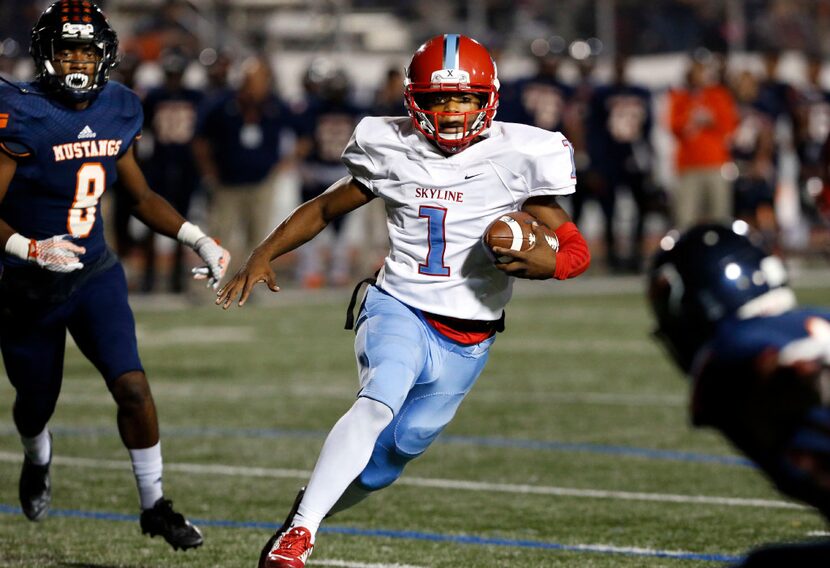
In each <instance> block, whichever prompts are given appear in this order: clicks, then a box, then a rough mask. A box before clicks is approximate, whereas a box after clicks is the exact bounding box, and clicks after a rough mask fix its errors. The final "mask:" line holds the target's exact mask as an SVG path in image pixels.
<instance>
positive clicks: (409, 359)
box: [355, 286, 495, 491]
mask: <svg viewBox="0 0 830 568" xmlns="http://www.w3.org/2000/svg"><path fill="white" fill-rule="evenodd" d="M494 341H495V337H491V338H489V339H487V340H485V341H482V342H481V343H478V344H476V345H469V346H467V345H459V344H457V343H455V342H453V341H451V340H450V339H447V338H446V337H444V336H443V335H440V334H439V333H438V332H436V331H435V330H434V329H433V328H432V326H430V325H429V323H427V322H426V320H425V319H424V318H423V316H422V315H421V312H420V311H419V310H416V309H414V308H410V307H409V306H407V305H405V304H403V303H401V302H399V301H398V300H396V299H395V298H393V297H392V296H390V295H389V294H386V293H385V292H383V291H382V290H380V289H378V288H377V287H375V286H370V287H369V288H368V290H367V293H366V298H365V300H364V303H363V307H362V309H361V312H360V315H359V317H358V320H357V334H356V337H355V355H356V357H357V366H358V371H359V374H360V386H361V389H360V392H359V393H358V396H364V397H368V398H371V399H373V400H376V401H378V402H382V403H383V404H385V405H387V406H388V407H389V408H391V409H392V412H393V414H394V415H395V416H394V418H393V419H392V422H391V423H390V424H389V426H387V427H386V429H385V430H384V431H383V432H381V434H380V436H379V437H378V440H377V442H375V449H374V451H373V453H372V457H371V459H370V460H369V464H368V465H367V466H366V468H365V469H364V470H363V472H362V473H361V474H360V475H359V476H358V478H357V480H356V481H357V483H358V485H359V486H360V487H362V488H364V489H366V490H369V491H375V490H378V489H382V488H383V487H386V486H388V485H391V484H392V483H393V482H394V481H395V480H396V479H398V477H400V475H401V473H402V472H403V468H404V466H405V465H406V464H407V463H408V462H409V461H411V460H413V459H414V458H416V457H418V456H419V455H421V454H422V453H423V452H424V451H425V450H426V449H427V448H428V447H429V445H430V444H431V443H432V441H433V440H435V438H436V437H437V436H438V434H440V433H441V431H442V430H443V429H444V428H445V427H446V426H447V424H449V423H450V420H452V418H453V416H455V412H456V410H458V407H459V405H460V404H461V401H462V400H464V397H465V396H466V395H467V393H468V392H470V389H472V387H473V385H474V384H475V382H476V379H478V376H479V375H480V374H481V371H482V369H483V368H484V364H485V363H486V362H487V356H488V354H489V352H490V346H491V345H492V344H493V342H494Z"/></svg>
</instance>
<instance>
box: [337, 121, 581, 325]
mask: <svg viewBox="0 0 830 568" xmlns="http://www.w3.org/2000/svg"><path fill="white" fill-rule="evenodd" d="M572 152H573V149H572V147H571V145H570V143H569V142H568V141H567V140H566V139H565V137H564V136H563V135H562V134H560V133H558V132H549V131H547V130H542V129H539V128H535V127H533V126H525V125H522V124H513V123H506V122H494V123H493V125H492V126H491V127H490V128H489V130H488V131H487V133H485V135H484V137H483V139H482V140H480V141H479V142H477V143H475V144H473V145H471V146H469V147H468V148H467V149H465V150H463V151H461V152H459V153H458V154H455V155H452V156H445V155H444V154H442V153H441V152H440V151H439V150H438V149H437V148H436V147H435V146H433V145H432V144H431V143H430V142H428V141H427V140H426V139H425V138H424V137H423V136H422V135H421V134H420V133H419V132H418V131H417V130H416V129H415V128H414V126H413V124H412V121H411V119H410V118H409V117H394V118H392V117H368V118H364V119H363V120H362V121H360V123H359V124H358V125H357V128H355V131H354V134H353V135H352V139H351V141H350V142H349V145H348V146H347V147H346V149H345V150H344V152H343V161H344V163H345V164H346V167H347V168H348V169H349V172H350V173H351V175H352V176H353V177H354V179H355V180H357V181H358V182H360V183H361V184H363V185H365V186H366V187H367V188H369V190H371V192H372V193H374V194H375V195H377V196H378V197H380V198H381V199H383V201H384V202H385V204H386V217H387V227H388V229H389V243H390V250H389V254H388V256H387V257H386V259H385V261H384V264H383V268H382V269H381V271H380V274H379V275H378V286H380V287H381V288H382V289H383V290H384V291H386V292H387V293H389V294H391V295H392V296H394V297H395V298H397V299H398V300H400V301H402V302H404V303H405V304H408V305H410V306H412V307H414V308H417V309H420V310H424V311H426V312H431V313H435V314H440V315H443V316H449V317H454V318H462V319H471V320H496V319H499V318H500V317H501V315H502V312H503V310H504V306H505V305H506V304H507V302H508V300H509V299H510V296H511V293H512V280H513V279H512V278H511V277H509V276H507V275H506V274H505V273H504V272H502V271H500V270H498V269H497V268H496V267H495V266H494V265H493V261H492V260H491V259H490V257H489V256H488V253H487V251H486V250H485V248H484V245H483V243H482V241H481V236H482V235H483V234H484V231H485V229H486V228H487V226H488V225H489V224H490V222H491V221H493V219H495V218H497V217H498V216H500V215H503V214H504V213H507V212H510V211H516V210H518V209H521V207H522V204H523V203H524V202H525V200H527V198H529V197H533V196H537V195H567V194H570V193H573V192H574V191H575V187H576V173H575V170H574V165H573V154H572Z"/></svg>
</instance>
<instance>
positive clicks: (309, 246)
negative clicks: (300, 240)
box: [295, 58, 367, 288]
mask: <svg viewBox="0 0 830 568" xmlns="http://www.w3.org/2000/svg"><path fill="white" fill-rule="evenodd" d="M305 85H306V89H307V95H308V99H309V100H308V107H307V108H306V109H305V110H304V111H303V112H302V113H301V114H300V115H299V116H298V117H297V119H296V123H297V135H298V141H297V148H296V151H295V152H296V155H297V158H298V159H299V160H300V166H299V170H300V179H301V181H302V183H301V185H302V187H301V190H300V191H301V197H302V201H303V202H305V201H309V200H311V199H313V198H315V197H317V196H318V195H320V194H321V193H323V192H324V191H325V190H326V188H328V187H329V186H330V185H331V184H333V183H334V182H336V181H337V180H338V179H340V178H342V177H343V176H344V175H345V174H346V173H347V172H346V169H345V168H344V167H343V162H341V161H340V155H341V154H342V153H343V150H344V149H345V148H346V146H347V145H348V143H349V139H350V137H351V135H352V132H353V131H354V129H355V126H357V123H358V122H359V121H360V119H361V118H362V117H363V116H365V115H366V114H367V113H366V111H365V110H363V109H361V108H359V107H357V106H356V105H354V104H353V103H352V102H351V100H350V95H351V82H350V81H349V78H348V76H347V75H346V72H345V71H344V70H343V69H342V68H341V67H340V66H339V65H338V64H337V63H335V62H334V61H331V60H329V59H325V58H317V59H315V60H314V61H312V62H311V64H310V65H309V68H308V70H307V72H306V80H305ZM345 220H346V218H345V217H340V218H338V219H335V220H334V221H333V222H332V224H331V229H332V231H331V233H332V234H331V236H332V244H331V247H330V257H331V258H330V261H329V263H330V267H329V269H328V271H326V270H325V267H324V261H323V251H322V250H320V247H319V246H318V242H317V241H314V240H313V241H310V242H307V243H306V244H305V245H303V246H302V247H300V250H299V251H298V252H299V262H298V264H297V270H298V275H297V276H298V280H299V282H301V283H302V285H303V286H304V287H305V288H320V287H321V286H323V285H325V284H326V283H327V282H328V283H329V284H332V285H334V286H344V285H346V284H347V283H348V282H349V280H350V278H351V247H350V243H349V242H348V240H347V239H346V236H345V235H344V234H343V226H344V224H345ZM326 272H328V274H326Z"/></svg>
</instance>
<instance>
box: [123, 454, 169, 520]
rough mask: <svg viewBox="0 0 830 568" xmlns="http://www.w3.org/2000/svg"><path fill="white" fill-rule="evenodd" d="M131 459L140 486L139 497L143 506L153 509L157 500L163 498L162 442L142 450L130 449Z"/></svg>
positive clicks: (143, 507) (136, 480)
mask: <svg viewBox="0 0 830 568" xmlns="http://www.w3.org/2000/svg"><path fill="white" fill-rule="evenodd" d="M129 452H130V461H131V462H132V464H133V474H135V482H136V485H137V486H138V497H139V500H140V501H141V508H142V510H143V509H152V508H153V505H155V504H156V501H158V500H159V499H161V497H162V491H161V469H162V463H161V442H157V443H156V445H155V446H151V447H149V448H142V449H140V450H129Z"/></svg>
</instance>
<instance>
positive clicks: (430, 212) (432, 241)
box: [418, 205, 450, 276]
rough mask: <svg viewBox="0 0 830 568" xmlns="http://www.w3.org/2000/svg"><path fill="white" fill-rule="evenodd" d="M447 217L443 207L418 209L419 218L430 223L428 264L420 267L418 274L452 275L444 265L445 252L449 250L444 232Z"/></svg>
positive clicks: (427, 206) (422, 207)
mask: <svg viewBox="0 0 830 568" xmlns="http://www.w3.org/2000/svg"><path fill="white" fill-rule="evenodd" d="M446 216H447V210H446V209H444V208H443V207H432V206H429V205H421V207H420V208H419V209H418V217H426V219H427V221H428V224H427V241H428V243H429V250H428V251H427V262H426V264H419V265H418V274H426V275H427V276H449V275H450V267H449V266H445V265H444V251H446V249H447V240H446V236H445V230H444V218H445V217H446Z"/></svg>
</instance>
